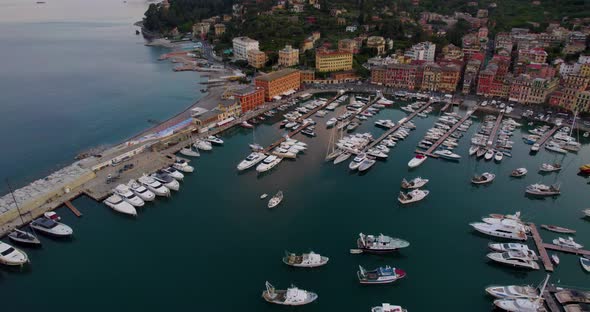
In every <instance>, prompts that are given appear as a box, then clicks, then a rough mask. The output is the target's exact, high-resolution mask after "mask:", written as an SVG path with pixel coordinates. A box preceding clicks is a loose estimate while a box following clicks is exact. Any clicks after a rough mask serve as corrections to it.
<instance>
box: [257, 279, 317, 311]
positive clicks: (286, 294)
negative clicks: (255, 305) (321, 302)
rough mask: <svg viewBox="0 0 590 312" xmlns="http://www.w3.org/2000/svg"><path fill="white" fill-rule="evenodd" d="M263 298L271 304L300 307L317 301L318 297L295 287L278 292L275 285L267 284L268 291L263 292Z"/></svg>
mask: <svg viewBox="0 0 590 312" xmlns="http://www.w3.org/2000/svg"><path fill="white" fill-rule="evenodd" d="M262 298H264V300H266V301H267V302H270V303H275V304H280V305H288V306H300V305H304V304H308V303H311V302H313V301H315V300H316V299H317V298H318V295H317V294H316V293H313V292H310V291H306V290H303V289H299V288H297V287H295V286H291V287H290V288H287V289H286V290H276V289H275V288H274V286H273V285H271V284H270V283H269V282H266V290H265V291H263V292H262Z"/></svg>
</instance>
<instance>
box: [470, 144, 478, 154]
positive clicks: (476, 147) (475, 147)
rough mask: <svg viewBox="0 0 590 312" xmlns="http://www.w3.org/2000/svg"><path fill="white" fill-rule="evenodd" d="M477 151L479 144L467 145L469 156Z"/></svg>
mask: <svg viewBox="0 0 590 312" xmlns="http://www.w3.org/2000/svg"><path fill="white" fill-rule="evenodd" d="M477 151H479V146H477V145H471V147H469V156H473V155H475V154H476V153H477Z"/></svg>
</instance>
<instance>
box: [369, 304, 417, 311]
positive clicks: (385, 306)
mask: <svg viewBox="0 0 590 312" xmlns="http://www.w3.org/2000/svg"><path fill="white" fill-rule="evenodd" d="M371 312H408V311H407V310H406V309H404V308H402V307H401V306H398V305H392V304H389V303H383V304H381V305H380V306H376V307H372V308H371Z"/></svg>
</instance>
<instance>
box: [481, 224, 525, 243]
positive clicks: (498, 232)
mask: <svg viewBox="0 0 590 312" xmlns="http://www.w3.org/2000/svg"><path fill="white" fill-rule="evenodd" d="M470 225H471V226H472V227H473V228H474V229H475V230H476V231H478V232H480V233H483V234H486V235H490V236H495V237H501V238H508V239H516V240H522V241H525V240H526V239H527V235H526V230H525V227H524V226H523V225H522V224H520V222H517V221H515V220H510V219H500V222H497V223H493V224H490V223H485V222H475V223H471V224H470Z"/></svg>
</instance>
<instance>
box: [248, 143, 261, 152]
mask: <svg viewBox="0 0 590 312" xmlns="http://www.w3.org/2000/svg"><path fill="white" fill-rule="evenodd" d="M248 146H249V147H250V149H251V150H252V151H253V152H259V151H262V150H264V147H262V145H260V144H256V143H252V144H248Z"/></svg>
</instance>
